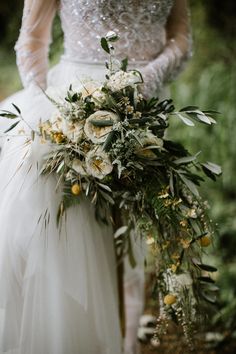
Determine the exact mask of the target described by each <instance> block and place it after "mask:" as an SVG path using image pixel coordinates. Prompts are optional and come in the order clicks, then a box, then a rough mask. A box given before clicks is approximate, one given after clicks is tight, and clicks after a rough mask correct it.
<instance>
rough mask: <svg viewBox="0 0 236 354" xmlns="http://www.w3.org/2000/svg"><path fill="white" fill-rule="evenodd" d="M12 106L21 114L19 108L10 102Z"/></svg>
mask: <svg viewBox="0 0 236 354" xmlns="http://www.w3.org/2000/svg"><path fill="white" fill-rule="evenodd" d="M12 106H13V107H14V108H15V110H16V111H17V113H19V114H21V111H20V108H19V107H17V106H16V105H15V104H14V103H12Z"/></svg>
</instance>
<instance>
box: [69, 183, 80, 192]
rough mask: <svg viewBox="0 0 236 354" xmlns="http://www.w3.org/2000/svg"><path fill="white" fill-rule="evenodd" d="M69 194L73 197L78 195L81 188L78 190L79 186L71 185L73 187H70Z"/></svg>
mask: <svg viewBox="0 0 236 354" xmlns="http://www.w3.org/2000/svg"><path fill="white" fill-rule="evenodd" d="M71 192H72V193H73V194H74V195H79V194H80V192H81V188H80V185H79V184H77V183H76V184H73V186H72V187H71Z"/></svg>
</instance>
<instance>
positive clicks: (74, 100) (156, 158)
mask: <svg viewBox="0 0 236 354" xmlns="http://www.w3.org/2000/svg"><path fill="white" fill-rule="evenodd" d="M117 39H118V38H117V36H116V34H115V33H109V34H108V35H107V36H106V37H105V38H102V39H101V45H102V48H103V49H104V50H105V51H106V52H108V53H109V55H110V60H109V61H108V62H107V63H106V66H107V69H108V73H107V76H106V80H105V82H104V83H103V84H102V85H100V86H99V85H97V84H96V83H95V82H93V81H91V82H87V83H85V84H84V85H83V88H82V89H81V90H74V89H73V87H70V88H69V90H68V92H67V95H66V97H65V99H64V101H60V102H58V101H56V100H54V99H52V98H51V97H49V99H50V100H51V101H52V102H53V103H54V104H55V108H56V109H55V113H54V114H53V116H52V117H51V119H50V120H48V121H45V122H40V124H39V130H38V131H36V132H34V134H35V133H36V134H38V135H39V136H40V137H41V139H42V141H43V142H47V143H49V144H50V146H51V149H50V153H48V154H47V155H46V156H45V158H44V161H43V166H42V170H41V173H42V174H43V175H50V174H54V175H56V176H58V179H59V181H60V185H62V186H63V195H62V200H61V203H60V205H59V208H58V215H57V221H58V224H59V225H60V222H61V220H62V218H63V216H64V215H65V213H66V210H67V208H69V207H70V206H71V205H74V204H78V203H80V201H81V198H82V196H84V197H86V198H89V199H90V201H91V203H92V204H93V205H94V209H95V213H96V217H97V219H98V221H102V222H110V220H111V218H112V210H114V206H115V207H116V209H119V210H120V213H121V220H122V222H123V224H122V225H119V228H118V229H117V230H116V232H115V244H116V248H117V254H118V255H119V257H121V258H122V257H123V256H124V255H125V254H128V255H129V258H130V261H131V263H132V264H133V265H135V259H134V257H133V254H132V242H131V241H130V233H131V231H132V232H133V233H134V235H136V237H141V238H143V239H144V240H146V242H147V243H148V244H150V245H151V247H152V249H153V251H154V253H155V257H156V290H157V293H158V296H157V295H155V296H157V298H158V299H159V305H160V316H159V318H158V321H157V334H158V335H160V334H161V333H163V331H165V324H166V322H167V320H168V319H169V317H170V316H171V315H172V317H173V318H174V319H175V320H176V321H178V323H180V324H182V326H183V330H184V333H185V335H186V337H187V338H188V339H189V338H190V337H191V330H192V324H193V323H194V322H195V320H196V319H197V317H198V315H199V314H200V313H201V308H202V306H204V302H205V301H210V302H212V301H214V296H213V295H212V294H213V292H212V290H213V291H214V290H215V286H213V287H212V283H213V280H212V279H211V277H210V276H209V272H214V271H216V269H215V268H214V267H212V266H209V265H207V264H204V263H203V262H202V260H201V254H202V248H203V247H206V246H208V245H209V244H210V243H211V241H212V236H213V232H214V231H213V228H212V223H211V221H210V220H209V218H208V213H207V209H208V206H207V203H206V202H204V201H203V200H202V199H201V197H200V196H199V192H198V189H197V187H198V186H199V184H200V182H202V181H203V177H202V173H201V172H203V173H204V174H205V175H206V176H207V177H210V178H212V179H213V180H215V178H216V175H219V174H220V173H221V171H220V168H219V166H217V165H215V164H212V163H210V162H206V163H201V162H199V161H198V154H196V155H191V154H190V153H189V152H188V151H187V150H186V148H185V147H183V146H182V145H181V144H179V143H177V142H175V141H172V140H168V139H167V138H166V136H167V134H166V133H167V132H168V127H169V124H170V122H171V120H173V119H176V118H177V119H180V120H181V121H183V122H184V123H185V124H187V125H191V126H193V125H194V123H193V121H197V122H201V123H204V124H208V125H210V124H214V123H215V120H214V119H213V117H212V115H213V113H214V112H213V111H200V110H199V109H198V108H197V107H195V106H188V107H185V108H183V109H181V110H180V111H175V108H174V106H173V103H172V100H171V99H166V100H164V101H159V100H158V98H154V97H153V98H151V99H146V98H144V97H143V96H142V94H141V93H140V87H141V85H142V83H143V79H142V76H141V74H140V72H139V71H137V70H129V71H127V60H123V61H122V62H121V65H120V67H117V60H116V59H115V58H114V52H113V51H114V48H113V42H115V41H116V40H117ZM46 94H47V95H49V93H46ZM15 108H16V109H17V114H12V113H11V112H3V113H2V116H5V117H8V118H15V119H17V118H19V120H18V121H16V123H14V124H13V126H14V127H15V126H16V125H17V123H18V122H19V121H20V120H21V119H23V118H22V117H21V114H20V110H19V108H18V107H15ZM13 126H12V127H13ZM94 237H96V235H95V236H94ZM163 326H164V327H163Z"/></svg>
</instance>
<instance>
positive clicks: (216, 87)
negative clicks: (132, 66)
mask: <svg viewBox="0 0 236 354" xmlns="http://www.w3.org/2000/svg"><path fill="white" fill-rule="evenodd" d="M189 3H190V8H191V18H192V28H193V39H194V54H193V58H192V60H191V61H190V62H189V64H188V66H187V68H186V70H185V72H184V73H183V74H182V75H181V76H180V77H179V78H178V79H177V80H176V81H175V82H174V83H173V84H172V85H171V91H172V97H173V99H174V101H175V105H176V107H177V108H181V107H183V106H185V105H190V104H191V105H197V106H199V107H200V108H201V109H214V110H217V111H219V112H220V113H221V114H220V115H218V116H217V117H216V118H217V122H218V124H217V125H216V126H214V127H209V126H197V127H195V128H194V129H193V128H191V127H185V126H184V125H182V124H181V123H178V124H176V125H175V126H174V127H173V128H172V131H171V134H172V137H173V138H175V139H176V140H178V141H181V142H184V143H185V144H186V145H187V146H188V147H189V150H190V151H191V152H192V153H195V152H198V151H202V154H201V159H202V160H208V161H212V162H215V163H217V164H220V165H221V166H222V169H223V175H222V177H221V178H220V179H219V180H218V181H217V182H213V181H212V182H211V181H207V183H206V185H205V186H204V190H203V192H202V193H203V195H204V196H205V197H206V198H207V199H209V203H210V213H211V216H212V219H213V221H214V222H216V223H217V230H218V233H217V234H216V237H215V242H214V244H213V245H212V246H210V248H211V249H209V251H210V256H208V258H211V259H210V260H209V263H211V264H212V265H216V266H217V267H218V269H219V271H218V273H217V274H216V279H217V284H218V285H219V287H220V288H221V291H220V294H219V298H218V301H217V304H216V307H215V308H214V310H213V316H212V320H211V323H209V325H208V329H207V331H211V332H212V333H214V335H215V337H214V336H213V337H214V338H213V339H212V340H210V341H209V342H210V343H208V346H211V347H215V351H214V353H215V352H217V353H224V352H229V353H233V352H236V344H235V341H236V60H235V58H236V1H235V0H225V1H222V0H208V1H205V0H198V1H196V0H195V1H194V0H192V1H191V0H190V1H189ZM22 7H23V0H11V1H7V0H2V1H1V2H0V100H2V99H4V98H5V97H7V96H8V95H10V94H11V93H13V92H15V91H17V90H18V89H20V88H21V84H20V80H19V76H18V73H17V68H16V65H15V53H14V49H13V47H14V44H15V42H16V39H17V37H18V34H19V28H20V23H21V16H22ZM53 37H54V41H53V44H52V46H51V53H50V59H51V65H53V64H54V63H55V62H56V61H57V60H58V57H59V56H60V53H61V52H62V50H63V48H62V41H63V35H62V32H61V28H60V22H59V19H58V18H56V19H55V22H54V28H53ZM217 333H218V334H221V336H219V335H218V336H217ZM227 348H229V351H227V350H228V349H227ZM168 352H170V353H171V352H173V351H172V349H171V350H170V349H169V351H168V349H166V351H165V353H168ZM199 353H200V351H199Z"/></svg>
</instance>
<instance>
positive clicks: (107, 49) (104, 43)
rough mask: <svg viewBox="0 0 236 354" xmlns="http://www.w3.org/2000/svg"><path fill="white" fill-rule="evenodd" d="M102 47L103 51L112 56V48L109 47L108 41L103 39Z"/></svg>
mask: <svg viewBox="0 0 236 354" xmlns="http://www.w3.org/2000/svg"><path fill="white" fill-rule="evenodd" d="M101 47H102V49H103V50H105V52H107V53H108V54H110V47H109V44H108V41H107V40H106V38H104V37H102V38H101Z"/></svg>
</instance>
